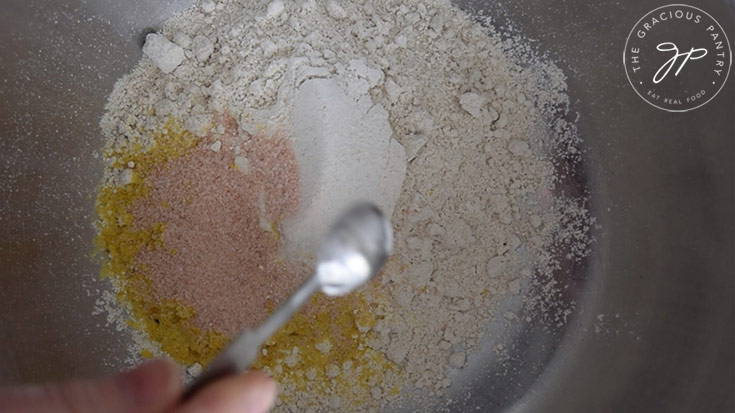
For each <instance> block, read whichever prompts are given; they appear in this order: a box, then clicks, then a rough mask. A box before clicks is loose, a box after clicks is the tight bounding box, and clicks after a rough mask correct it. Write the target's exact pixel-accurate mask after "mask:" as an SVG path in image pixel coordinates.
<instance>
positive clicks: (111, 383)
mask: <svg viewBox="0 0 735 413" xmlns="http://www.w3.org/2000/svg"><path fill="white" fill-rule="evenodd" d="M181 389H182V382H181V373H180V371H179V368H178V367H177V366H176V365H175V364H174V363H173V362H170V361H166V360H155V361H152V362H149V363H146V364H144V365H142V366H139V367H138V368H136V369H133V370H131V371H128V372H125V373H120V374H118V375H115V376H111V377H106V378H103V379H100V380H75V381H70V382H66V383H60V384H46V385H36V386H27V387H19V388H14V389H6V390H0V411H13V412H38V411H54V412H75V413H77V412H80V413H82V412H102V411H104V412H110V413H127V412H160V411H162V410H165V409H169V408H171V407H172V406H173V405H174V404H175V403H176V400H177V398H178V397H179V394H180V393H181Z"/></svg>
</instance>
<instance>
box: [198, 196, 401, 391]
mask: <svg viewBox="0 0 735 413" xmlns="http://www.w3.org/2000/svg"><path fill="white" fill-rule="evenodd" d="M392 244H393V232H392V230H391V227H390V223H389V222H388V220H387V219H386V218H385V217H384V216H383V214H382V213H381V212H380V210H379V209H378V208H377V207H376V206H374V205H372V204H368V203H360V204H357V205H355V206H353V207H352V208H350V209H349V210H348V211H347V212H346V213H345V214H344V215H342V217H341V218H340V219H339V220H338V221H337V223H336V224H335V225H334V226H333V227H332V229H331V230H330V231H329V233H327V235H326V236H325V237H324V239H323V240H322V243H321V246H320V249H319V253H318V256H317V265H316V269H315V271H314V274H313V275H312V276H311V277H310V278H309V279H308V280H307V281H306V282H305V283H304V284H303V285H302V286H301V287H300V288H299V289H298V290H296V292H294V294H293V295H292V296H291V297H290V298H289V299H288V300H287V301H286V302H285V303H283V305H281V307H280V308H278V310H276V311H275V312H274V313H273V314H271V316H270V317H268V319H267V320H265V322H264V323H263V324H261V325H260V326H259V327H257V328H255V329H253V330H250V329H245V330H244V331H243V332H242V334H240V336H239V337H238V338H237V339H235V340H234V341H233V342H232V343H231V344H230V345H229V347H227V348H226V349H225V350H224V351H223V352H222V353H220V354H219V355H218V356H217V358H215V359H214V361H212V363H211V364H210V365H209V366H208V367H207V369H206V370H205V371H204V373H202V375H201V376H199V378H197V379H196V380H195V381H194V382H193V383H192V384H191V385H190V386H189V387H188V388H187V390H186V392H185V393H184V400H186V399H188V398H189V397H191V396H192V395H194V394H195V393H196V392H197V391H199V390H200V389H201V388H203V387H205V386H206V385H207V384H209V383H211V382H213V381H216V380H217V379H220V378H222V377H225V376H228V375H231V374H235V373H238V372H242V371H245V370H247V369H248V368H249V367H250V364H251V363H252V362H253V361H254V360H255V358H256V357H257V355H258V352H259V350H260V346H261V345H262V344H263V343H264V342H265V341H266V340H267V339H268V338H269V337H270V336H272V335H273V334H274V333H275V332H276V331H278V329H279V328H281V326H283V324H285V323H286V321H288V320H289V319H290V318H291V316H293V315H294V314H295V313H296V311H298V309H299V308H300V307H301V306H302V305H303V304H304V303H305V302H306V301H307V300H308V299H309V297H311V296H312V294H314V293H315V292H317V291H318V290H321V291H322V292H324V293H325V294H328V295H344V294H347V293H349V292H350V291H352V290H354V289H355V288H357V287H359V286H361V285H363V284H365V283H366V282H367V281H368V280H370V279H371V278H372V277H373V276H374V275H375V274H377V273H378V270H380V267H381V266H382V265H383V263H384V262H385V260H386V258H388V254H389V253H390V251H391V248H392Z"/></svg>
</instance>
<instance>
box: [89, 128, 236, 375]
mask: <svg viewBox="0 0 735 413" xmlns="http://www.w3.org/2000/svg"><path fill="white" fill-rule="evenodd" d="M152 138H153V144H152V145H150V146H148V147H143V146H141V145H140V144H137V143H136V144H132V145H129V146H125V147H117V148H110V149H108V150H106V151H105V156H106V157H107V158H108V159H111V160H112V166H113V168H117V169H122V168H125V167H126V166H127V165H129V164H130V165H134V171H135V172H134V173H133V178H132V180H131V181H130V182H129V183H127V184H124V185H110V186H105V187H102V188H100V190H99V193H98V196H97V203H96V206H95V209H96V211H97V215H98V216H99V221H98V223H97V226H98V236H97V238H96V239H95V244H96V246H97V247H98V248H99V249H100V250H102V251H105V252H106V253H107V256H106V257H105V258H106V260H105V262H104V264H103V266H102V271H101V274H102V276H103V277H108V276H111V277H114V278H115V279H116V281H117V282H118V284H119V285H120V287H121V291H120V293H119V294H118V298H119V299H120V300H121V301H122V302H124V303H126V304H127V305H128V306H129V308H130V310H131V313H132V319H131V320H130V322H129V324H130V325H131V326H132V327H134V328H136V329H138V330H141V331H144V332H146V333H147V335H148V337H150V338H151V340H153V341H155V342H157V343H158V344H159V345H160V347H161V350H163V351H165V352H166V353H167V354H169V355H170V356H171V357H173V358H174V359H175V360H177V361H179V362H181V363H186V364H192V363H195V362H198V363H201V364H206V363H208V362H209V361H210V360H211V359H212V358H213V357H214V356H215V355H216V354H217V353H218V352H219V351H220V350H221V349H222V348H223V347H224V346H225V344H226V343H227V341H228V338H227V337H225V336H224V335H222V334H220V333H218V332H215V331H202V330H200V329H199V328H196V327H193V325H192V319H193V318H194V315H195V314H194V311H193V309H192V308H191V306H188V305H186V304H185V303H181V302H178V301H175V300H161V301H160V302H156V300H154V299H153V297H152V295H151V287H150V280H148V278H147V277H146V276H145V269H144V268H140V267H139V266H138V265H136V257H137V255H138V253H139V252H140V250H141V249H142V248H144V247H145V248H152V249H156V248H163V247H164V240H163V233H164V230H165V224H164V223H155V224H153V225H152V226H151V227H150V228H142V229H141V228H135V227H134V217H133V215H132V213H131V212H130V208H131V206H132V204H133V202H134V201H135V200H138V199H141V198H144V197H146V196H147V195H148V193H149V190H150V187H149V186H148V185H147V183H146V181H145V180H146V178H147V176H148V175H149V173H150V171H151V168H153V167H154V166H159V167H160V166H161V165H165V164H166V162H168V161H169V160H171V159H174V158H177V157H180V156H184V155H186V154H187V153H189V151H191V149H192V148H194V147H195V146H196V145H197V143H198V142H199V139H198V138H197V137H196V136H194V135H193V134H192V133H191V132H189V131H187V130H185V129H183V128H181V127H180V126H179V124H178V122H176V121H174V120H169V121H168V122H167V123H166V124H164V125H162V127H161V128H160V130H159V131H158V132H156V133H154V134H153V136H152ZM171 253H172V254H175V253H176V251H174V250H172V251H171ZM141 355H142V356H143V357H149V356H152V354H150V352H147V353H144V354H141Z"/></svg>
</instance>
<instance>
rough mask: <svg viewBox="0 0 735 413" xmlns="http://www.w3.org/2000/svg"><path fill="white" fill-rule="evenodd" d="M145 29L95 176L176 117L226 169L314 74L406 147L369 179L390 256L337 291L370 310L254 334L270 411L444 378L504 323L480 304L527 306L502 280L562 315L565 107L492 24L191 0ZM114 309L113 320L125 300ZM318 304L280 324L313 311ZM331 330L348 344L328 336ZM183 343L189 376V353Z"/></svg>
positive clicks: (411, 9) (437, 386) (577, 206)
mask: <svg viewBox="0 0 735 413" xmlns="http://www.w3.org/2000/svg"><path fill="white" fill-rule="evenodd" d="M146 45H147V46H146V47H145V48H144V53H145V54H146V57H144V58H143V59H142V60H141V62H140V64H139V65H138V66H137V67H136V68H135V69H134V70H133V71H132V72H131V73H130V74H129V75H127V76H126V77H124V78H123V79H121V80H120V81H119V82H118V83H117V85H116V87H115V89H114V91H113V93H112V94H111V96H110V98H109V103H108V106H107V113H106V114H105V116H104V118H103V119H102V122H101V126H102V129H103V131H104V133H105V135H106V137H107V139H108V154H109V155H108V161H109V165H110V166H109V169H108V171H107V172H108V173H107V174H106V180H105V182H104V186H105V187H110V188H122V187H124V186H125V185H129V184H130V183H131V182H135V176H134V175H133V172H131V171H134V170H135V168H136V167H138V165H136V164H135V163H134V162H133V161H127V162H122V160H123V156H121V155H120V154H124V153H128V152H129V150H130V149H129V148H131V147H143V148H146V147H150V146H151V145H155V144H157V139H159V140H160V136H161V128H162V126H161V125H165V124H167V122H171V121H172V120H173V121H174V122H175V123H177V124H178V125H179V127H180V128H181V129H182V130H185V131H187V132H186V133H190V134H191V136H192V138H191V139H197V140H196V142H198V143H197V145H199V146H193V145H195V144H194V143H192V144H191V145H190V147H193V148H195V149H190V150H193V151H199V150H201V151H203V152H201V153H202V154H205V155H206V156H214V155H212V154H208V153H206V152H204V151H205V149H206V150H209V151H210V152H212V153H220V152H221V151H229V152H228V153H231V154H232V155H231V156H232V157H233V159H234V164H233V165H234V166H233V167H235V168H239V169H241V170H243V169H244V170H247V169H248V167H249V163H248V158H247V156H245V157H244V158H242V159H240V161H239V163H238V157H241V156H242V155H241V151H245V150H246V148H247V142H248V140H251V139H256V138H257V137H258V136H270V135H273V134H276V135H278V134H279V133H283V131H286V132H285V133H286V134H287V135H291V136H289V137H288V138H289V139H291V141H292V146H293V147H296V148H298V147H299V141H298V139H299V136H296V135H298V133H293V131H294V130H296V131H298V130H299V125H301V124H302V123H303V122H304V120H303V116H302V115H300V113H299V112H298V110H297V109H298V107H299V105H298V104H296V103H295V102H296V101H297V100H298V96H299V90H301V88H302V87H307V86H308V85H310V84H312V83H310V82H313V81H315V80H316V81H320V82H321V81H326V80H327V79H328V80H329V82H330V87H334V85H337V86H338V87H339V90H340V91H341V92H339V93H343V94H344V95H345V96H347V97H348V98H349V99H351V102H352V103H351V105H352V106H353V107H354V108H355V111H356V113H361V114H363V115H364V116H367V115H365V114H374V115H371V116H374V117H375V118H376V119H377V120H376V121H375V122H377V123H374V124H376V125H377V124H379V123H380V119H381V118H382V119H387V123H385V122H384V123H385V127H388V128H390V130H387V131H383V132H381V134H380V136H387V137H388V138H389V139H390V140H394V141H395V144H392V145H393V146H390V144H387V145H386V146H385V150H384V151H382V152H381V151H379V150H376V151H375V153H383V154H386V153H390V154H393V155H392V156H394V155H396V154H400V155H401V156H403V159H401V160H400V161H401V162H398V163H396V164H393V166H391V167H389V168H387V170H390V171H393V172H391V174H388V175H390V176H391V177H392V178H387V179H386V181H385V182H387V183H389V184H391V185H394V187H395V191H394V192H395V195H390V194H383V195H380V197H382V198H381V199H385V200H388V201H386V203H387V206H385V207H384V208H392V210H393V214H392V223H393V226H394V230H395V253H394V256H393V257H392V258H391V259H390V260H389V262H388V263H387V266H386V269H385V270H384V271H383V273H382V275H381V277H380V278H379V280H378V281H376V282H375V283H374V284H373V285H371V286H370V287H369V288H368V289H367V290H366V291H365V292H363V293H362V295H361V296H360V298H359V302H357V301H354V302H353V301H350V302H348V303H347V307H345V308H351V307H349V306H358V307H360V308H364V309H366V312H367V313H369V314H370V316H369V317H368V318H367V319H366V320H365V321H364V323H363V321H361V320H362V319H361V318H360V317H359V316H354V317H352V316H351V317H352V318H347V319H345V320H347V321H344V323H345V325H344V326H343V327H340V328H341V330H340V332H335V331H336V330H335V331H333V333H334V334H335V335H334V336H328V337H327V336H325V337H317V338H316V339H315V340H314V342H313V343H312V342H298V343H299V344H298V345H296V344H293V343H292V342H288V343H290V344H288V345H286V344H280V345H279V344H278V340H279V339H282V340H286V338H283V337H281V338H279V337H278V336H277V337H276V338H274V341H272V342H271V343H269V345H268V346H266V348H264V350H263V351H264V353H263V354H264V357H266V361H264V362H263V364H262V365H261V366H260V367H261V368H264V369H265V370H267V371H269V372H271V373H272V374H274V375H275V376H276V377H277V378H279V380H281V383H282V396H281V398H280V399H279V406H278V408H277V409H280V411H335V410H346V409H352V410H358V411H371V410H375V409H378V408H385V407H386V406H387V404H388V403H391V406H399V405H401V402H402V401H406V403H408V402H409V401H408V400H409V399H411V398H412V397H413V398H415V397H414V396H416V395H425V396H426V397H431V396H437V395H441V394H442V393H443V392H444V390H445V389H447V388H448V387H450V386H451V385H452V380H451V379H450V375H451V374H452V373H453V372H456V371H458V370H461V369H463V368H465V367H466V363H467V360H468V357H469V356H470V355H471V354H472V352H473V350H474V349H475V348H476V346H477V344H478V340H479V339H480V338H481V337H482V335H483V334H486V333H491V334H502V331H492V332H487V331H486V329H485V326H487V325H488V323H489V321H490V320H491V319H493V318H495V317H502V318H504V319H507V320H509V321H517V322H522V320H519V317H520V315H518V314H514V313H510V314H507V313H506V314H496V309H497V306H498V304H499V303H500V302H502V301H504V300H506V299H507V298H508V297H510V296H519V297H521V298H522V299H523V300H524V302H525V308H526V310H527V311H525V312H524V317H533V316H536V315H538V316H539V317H541V316H543V317H545V318H548V317H549V314H553V315H552V316H551V319H550V321H551V322H553V323H564V322H565V321H566V318H567V317H568V316H569V314H570V313H571V309H570V308H562V309H557V308H554V297H555V295H556V294H557V293H558V291H557V288H556V286H555V283H554V281H553V277H552V275H553V274H554V272H555V271H557V270H558V269H559V268H560V267H561V266H560V261H561V260H572V261H579V260H581V259H583V258H584V257H585V255H586V254H587V249H588V246H589V242H590V241H589V239H588V232H589V226H590V225H591V223H592V222H593V220H592V219H591V218H590V217H589V214H588V212H587V210H586V208H585V205H586V204H585V200H584V199H581V198H580V199H577V198H571V197H568V196H564V195H563V194H561V193H560V191H559V186H560V184H559V182H560V174H563V172H564V170H565V169H564V165H565V164H566V163H574V162H579V153H578V150H577V147H578V143H579V142H578V139H577V137H576V135H575V133H574V128H573V125H569V124H567V123H566V121H564V120H563V116H564V115H565V114H566V110H567V106H568V98H567V96H566V93H565V90H566V85H565V80H564V75H563V73H562V72H561V71H560V70H559V69H558V68H557V67H556V66H554V65H553V64H552V63H549V62H547V61H544V60H543V59H539V58H536V57H534V56H533V53H531V52H530V51H529V50H528V48H526V47H525V46H524V45H523V43H522V42H521V41H519V40H513V39H511V40H502V38H501V36H500V35H499V34H496V33H494V32H493V31H492V30H491V29H489V28H488V27H485V26H482V25H480V24H479V23H477V22H475V21H474V20H472V19H471V18H470V16H468V15H467V14H465V13H464V12H463V11H461V10H459V9H458V8H456V7H454V6H452V5H451V4H450V3H449V2H447V1H442V0H401V1H393V0H375V1H362V2H352V1H348V2H339V1H336V0H328V1H315V0H302V1H294V2H286V1H282V0H273V1H271V2H260V1H255V0H220V1H216V2H215V1H212V0H205V1H203V2H201V3H198V4H196V5H194V6H192V7H191V8H189V9H187V10H186V11H184V12H182V13H180V14H178V15H177V16H175V17H174V18H172V19H171V20H169V21H168V22H167V23H166V25H165V26H164V27H163V28H161V30H160V31H159V32H158V33H156V34H151V35H149V37H148V39H147V41H146ZM320 79H323V80H320ZM307 103H308V102H307ZM295 108H296V109H295ZM295 110H296V111H295ZM221 114H226V116H231V117H232V122H231V123H230V126H232V125H235V126H234V128H235V130H236V131H235V132H233V133H232V134H229V135H238V136H242V137H243V138H238V139H240V140H237V139H235V140H229V141H227V142H225V141H224V140H222V139H218V138H216V137H217V136H218V134H220V135H221V134H223V133H224V134H225V135H227V133H226V131H225V130H224V129H225V128H223V127H222V125H220V124H219V123H218V122H217V120H216V119H219V118H218V116H221ZM300 116H301V118H300ZM299 119H302V120H299ZM335 122H338V120H335ZM218 128H219V130H218ZM165 130H166V131H167V132H166V133H165V135H170V134H171V132H168V131H169V129H165ZM336 130H339V128H336ZM229 135H228V136H229ZM177 136H178V135H177ZM186 136H188V135H186ZM279 136H280V135H279ZM187 142H188V141H187ZM136 145H137V146H136ZM197 148H199V149H197ZM296 152H297V155H296V157H297V158H298V157H299V156H298V150H297V151H296ZM197 153H199V152H197ZM330 154H332V156H333V155H334V154H333V153H331V152H330ZM177 156H178V155H177ZM203 156H204V155H203ZM218 156H219V155H218ZM228 156H230V155H228ZM381 156H384V155H381ZM306 158H308V157H306ZM306 158H303V159H301V164H300V165H299V167H300V168H302V169H303V168H307V169H308V167H307V166H305V165H304V163H305V162H306V161H305V160H304V159H306ZM357 158H358V157H357V155H355V159H357ZM243 159H244V160H243ZM371 159H374V158H371ZM130 162H133V163H132V164H131V163H130ZM358 169H359V168H358ZM341 170H345V169H344V168H343V169H341ZM346 170H349V168H346ZM370 170H372V169H370ZM302 172H303V171H302ZM304 179H305V178H304V176H303V173H302V183H303V180H304ZM313 179H314V180H315V182H322V181H320V179H321V180H323V182H326V183H327V184H328V185H333V181H330V180H329V178H328V177H326V178H325V177H321V178H320V177H316V178H313ZM375 179H376V180H377V179H381V178H380V177H376V178H375ZM307 180H308V179H307ZM371 182H374V181H371ZM327 184H325V185H327ZM384 187H385V186H384V185H376V188H377V189H375V190H374V191H373V192H374V193H377V192H376V191H378V190H379V189H380V188H384ZM355 192H359V191H355ZM357 195H358V194H356V195H355V196H357ZM375 196H378V195H375ZM253 199H254V201H253V202H257V196H256V197H254V198H253ZM320 202H322V203H324V204H327V203H328V197H325V198H324V199H322V200H321V201H320ZM345 202H346V201H345ZM256 210H257V208H256ZM213 213H215V214H216V213H217V210H216V208H215V209H214V210H213ZM292 222H293V221H292ZM266 224H267V225H265V227H267V228H264V230H270V231H272V232H273V233H274V234H276V235H278V236H280V234H282V235H283V238H284V239H286V240H288V239H289V236H290V235H291V236H293V234H289V231H288V230H289V228H296V229H294V230H292V233H296V232H298V231H297V230H299V231H301V233H300V235H299V236H304V237H305V235H303V234H304V233H308V232H309V228H306V229H304V228H300V227H298V225H295V226H294V224H289V221H288V220H287V219H286V220H285V221H282V222H281V221H279V222H275V221H273V222H267V223H266ZM289 225H291V226H290V227H289ZM159 231H160V232H161V233H162V238H161V239H159V238H156V236H155V234H153V235H151V237H152V238H151V239H152V240H153V241H150V243H152V245H153V247H151V248H155V246H156V245H159V244H162V245H164V246H165V245H166V231H167V230H166V227H165V226H164V225H162V226H161V228H160V229H159ZM279 239H280V238H279ZM305 243H306V244H310V242H305ZM118 288H121V287H120V285H118ZM108 297H113V296H112V295H108ZM356 300H357V299H356ZM108 302H109V299H108ZM123 305H125V303H123ZM325 305H331V304H325ZM334 308H340V307H338V306H337V307H334ZM114 311H116V312H115V317H116V319H117V320H120V319H122V318H124V317H127V316H123V315H122V313H120V312H119V311H118V310H114ZM330 311H332V310H330ZM314 314H316V315H314ZM314 314H312V315H308V313H307V315H305V316H304V318H302V319H301V320H297V322H300V323H302V324H301V325H300V326H298V325H296V324H294V325H293V326H291V327H289V328H290V330H289V331H291V332H296V333H298V332H299V331H301V330H299V328H302V327H303V325H304V324H309V323H312V324H311V326H312V327H313V326H317V327H324V323H322V324H319V320H321V318H319V317H320V315H319V314H321V313H318V312H317V313H314ZM330 314H331V313H330ZM355 314H357V313H355ZM133 316H135V315H134V314H133ZM193 317H194V318H195V319H196V316H193ZM309 317H311V318H309ZM338 318H339V317H336V318H334V319H333V320H332V321H333V324H334V325H341V324H339V323H341V322H342V321H340V320H341V319H338ZM312 327H309V328H312ZM308 331H309V332H310V334H311V333H312V332H313V330H308ZM220 333H221V332H220ZM294 334H295V333H294ZM294 334H292V336H293V335H294ZM339 334H343V335H344V337H346V338H345V340H348V341H349V340H352V341H350V343H351V344H350V346H353V347H350V346H347V345H345V344H344V343H341V342H337V341H336V339H335V338H331V339H330V338H329V337H337V336H339ZM296 335H298V334H296ZM225 336H227V335H225ZM139 337H140V341H139V343H138V346H136V349H135V351H140V349H141V348H144V349H145V352H146V353H147V354H161V351H162V350H161V349H162V347H161V346H160V345H159V344H160V343H157V342H156V340H155V337H153V340H151V337H150V335H148V336H146V335H145V334H142V335H139ZM217 337H219V336H216V337H214V338H212V337H210V340H212V341H211V342H212V343H219V341H217V340H218V338H217ZM226 339H227V337H224V340H225V341H226ZM285 342H286V341H283V342H282V343H285ZM213 346H214V344H213ZM347 348H349V349H351V350H350V351H352V353H349V352H348V351H347V350H344V349H347ZM337 350H339V351H337ZM337 353H339V354H342V356H339V355H337ZM347 353H349V354H353V355H355V354H358V355H360V357H361V360H362V361H358V360H357V357H356V356H354V357H353V356H349V357H347V356H344V354H347ZM340 357H341V358H340ZM191 360H192V362H189V363H186V364H189V365H190V371H191V372H192V373H193V374H196V373H198V372H199V371H200V370H201V364H202V363H201V362H200V361H199V360H198V359H191ZM194 360H196V361H194ZM304 383H309V385H305V384H304ZM410 402H411V403H415V402H416V400H412V401H410Z"/></svg>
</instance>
